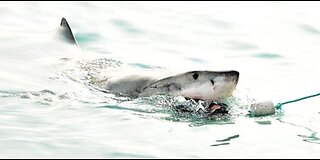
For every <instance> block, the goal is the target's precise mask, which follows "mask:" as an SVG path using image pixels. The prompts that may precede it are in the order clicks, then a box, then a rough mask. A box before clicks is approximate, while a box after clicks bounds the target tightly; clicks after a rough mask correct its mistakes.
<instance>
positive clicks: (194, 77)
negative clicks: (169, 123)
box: [59, 18, 239, 101]
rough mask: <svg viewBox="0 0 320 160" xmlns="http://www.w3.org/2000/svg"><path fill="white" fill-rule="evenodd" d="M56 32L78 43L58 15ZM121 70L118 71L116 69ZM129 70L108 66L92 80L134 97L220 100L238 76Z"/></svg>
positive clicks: (232, 86)
mask: <svg viewBox="0 0 320 160" xmlns="http://www.w3.org/2000/svg"><path fill="white" fill-rule="evenodd" d="M59 32H60V35H61V37H62V38H63V39H65V41H67V42H69V43H70V44H72V45H78V43H77V40H76V38H75V36H74V34H73V33H72V30H71V28H70V26H69V24H68V22H67V20H66V19H65V18H62V20H61V24H60V28H59ZM120 71H121V72H120ZM139 71H141V72H137V73H133V72H131V71H129V70H126V69H122V70H121V69H120V70H119V69H118V68H116V69H114V68H111V69H110V68H108V69H105V70H104V73H103V74H105V75H106V76H105V78H104V79H99V80H96V81H95V82H94V84H95V85H96V86H99V87H100V88H103V89H104V90H106V91H108V92H111V93H116V94H121V95H124V96H128V97H132V98H137V97H147V96H152V95H172V96H183V97H185V98H190V99H196V100H206V101H223V100H224V99H226V98H228V97H230V96H231V95H232V92H233V91H234V89H235V88H236V85H237V83H238V79H239V72H238V71H234V70H232V71H188V72H183V73H177V74H173V75H169V76H159V75H158V74H155V70H151V71H150V70H148V71H149V73H153V74H149V75H145V74H144V72H145V71H146V70H139Z"/></svg>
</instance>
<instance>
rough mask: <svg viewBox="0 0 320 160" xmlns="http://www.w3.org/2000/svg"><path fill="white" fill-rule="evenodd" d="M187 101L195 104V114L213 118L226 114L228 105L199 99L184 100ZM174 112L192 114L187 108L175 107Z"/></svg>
mask: <svg viewBox="0 0 320 160" xmlns="http://www.w3.org/2000/svg"><path fill="white" fill-rule="evenodd" d="M185 99H186V100H187V101H194V102H196V103H197V104H198V105H199V106H201V107H199V108H198V109H197V110H196V112H203V113H205V114H207V115H208V116H215V115H225V114H228V105H227V104H225V103H220V102H216V101H204V100H201V99H193V98H186V97H185ZM175 109H176V111H178V112H194V110H193V111H191V110H190V109H189V108H187V107H186V106H181V105H180V106H177V107H176V108H175Z"/></svg>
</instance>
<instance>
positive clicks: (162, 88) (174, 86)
mask: <svg viewBox="0 0 320 160" xmlns="http://www.w3.org/2000/svg"><path fill="white" fill-rule="evenodd" d="M238 79H239V72H238V71H223V72H214V71H191V72H186V73H182V74H178V75H175V76H171V77H167V78H164V79H160V80H158V81H156V82H154V83H151V84H149V85H148V86H146V87H144V88H143V89H142V90H141V92H140V95H142V96H148V95H152V94H171V95H181V96H183V97H185V98H190V99H200V100H211V101H212V100H216V101H220V100H223V99H225V98H227V97H229V96H231V95H232V92H233V91H234V89H235V87H236V85H237V83H238Z"/></svg>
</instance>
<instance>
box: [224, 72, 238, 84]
mask: <svg viewBox="0 0 320 160" xmlns="http://www.w3.org/2000/svg"><path fill="white" fill-rule="evenodd" d="M239 75H240V73H239V72H238V71H228V72H225V77H226V80H227V81H232V82H234V83H235V84H237V83H238V80H239Z"/></svg>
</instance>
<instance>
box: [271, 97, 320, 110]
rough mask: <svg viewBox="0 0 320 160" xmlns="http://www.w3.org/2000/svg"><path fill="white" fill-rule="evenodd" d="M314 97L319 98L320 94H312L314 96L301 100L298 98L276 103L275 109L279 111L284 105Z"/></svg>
mask: <svg viewBox="0 0 320 160" xmlns="http://www.w3.org/2000/svg"><path fill="white" fill-rule="evenodd" d="M316 96H320V93H317V94H314V95H310V96H305V97H302V98H298V99H295V100H291V101H287V102H283V103H278V104H277V105H276V106H275V107H276V109H281V107H282V105H284V104H288V103H293V102H297V101H301V100H304V99H308V98H312V97H316Z"/></svg>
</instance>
